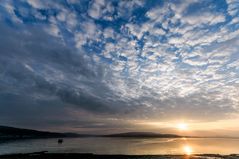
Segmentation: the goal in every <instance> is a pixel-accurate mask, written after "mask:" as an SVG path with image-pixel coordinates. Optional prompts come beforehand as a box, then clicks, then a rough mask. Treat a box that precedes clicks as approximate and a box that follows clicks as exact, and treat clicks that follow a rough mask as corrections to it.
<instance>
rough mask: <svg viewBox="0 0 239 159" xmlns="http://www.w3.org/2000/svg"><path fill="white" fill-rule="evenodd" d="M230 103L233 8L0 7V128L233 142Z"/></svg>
mask: <svg viewBox="0 0 239 159" xmlns="http://www.w3.org/2000/svg"><path fill="white" fill-rule="evenodd" d="M238 97H239V1H238V0H168V1H163V0H147V1H146V0H145V1H140V0H134V1H130V0H129V1H126V0H122V1H117V0H109V1H106V0H95V1H94V0H80V1H78V0H58V1H53V0H1V3H0V124H1V125H11V126H18V127H26V128H37V129H42V130H58V131H77V132H98V133H107V132H117V131H131V130H154V131H169V130H173V129H174V128H173V125H174V124H175V123H178V122H184V123H187V124H189V125H190V127H191V129H192V130H198V131H199V130H200V131H213V130H218V129H222V128H223V129H224V130H227V131H232V132H235V131H239V126H238V127H236V126H235V123H236V122H238V121H239V117H238V116H239V112H238V110H239V98H238Z"/></svg>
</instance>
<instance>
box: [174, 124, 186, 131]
mask: <svg viewBox="0 0 239 159" xmlns="http://www.w3.org/2000/svg"><path fill="white" fill-rule="evenodd" d="M177 129H178V130H182V131H185V130H188V124H186V123H179V124H178V125H177Z"/></svg>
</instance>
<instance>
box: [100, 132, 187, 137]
mask: <svg viewBox="0 0 239 159" xmlns="http://www.w3.org/2000/svg"><path fill="white" fill-rule="evenodd" d="M104 136H105V137H132V138H133V137H136V138H178V137H182V136H179V135H175V134H159V133H152V132H127V133H119V134H110V135H104Z"/></svg>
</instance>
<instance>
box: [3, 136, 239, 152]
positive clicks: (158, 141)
mask: <svg viewBox="0 0 239 159" xmlns="http://www.w3.org/2000/svg"><path fill="white" fill-rule="evenodd" d="M37 151H49V152H61V153H95V154H129V155H131V154H138V155H139V154H190V153H197V154H205V153H213V154H232V153H239V139H230V138H188V139H186V138H177V139H172V138H171V139H167V138H164V139H162V138H148V139H132V138H131V139H128V138H66V139H64V143H63V144H58V143H57V139H34V140H21V141H14V142H8V143H1V144H0V154H11V153H28V152H37Z"/></svg>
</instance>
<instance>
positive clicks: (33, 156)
mask: <svg viewBox="0 0 239 159" xmlns="http://www.w3.org/2000/svg"><path fill="white" fill-rule="evenodd" d="M238 158H239V154H231V155H220V154H192V155H117V154H116V155H103V154H102V155H99V154H92V153H48V152H47V151H42V152H34V153H24V154H23V153H19V154H7V155H0V159H238Z"/></svg>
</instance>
